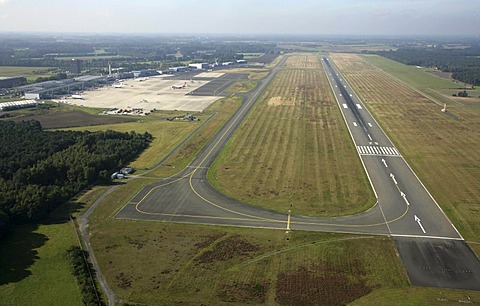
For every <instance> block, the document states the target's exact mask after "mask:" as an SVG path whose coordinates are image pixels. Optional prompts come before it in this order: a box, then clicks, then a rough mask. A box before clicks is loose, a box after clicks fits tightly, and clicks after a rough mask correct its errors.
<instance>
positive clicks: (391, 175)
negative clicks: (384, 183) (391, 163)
mask: <svg viewBox="0 0 480 306" xmlns="http://www.w3.org/2000/svg"><path fill="white" fill-rule="evenodd" d="M390 177H391V178H392V180H393V182H394V183H395V185H398V183H397V180H396V179H395V175H393V173H390Z"/></svg>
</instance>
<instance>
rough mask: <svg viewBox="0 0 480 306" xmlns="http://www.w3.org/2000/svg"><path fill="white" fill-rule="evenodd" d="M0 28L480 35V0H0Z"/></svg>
mask: <svg viewBox="0 0 480 306" xmlns="http://www.w3.org/2000/svg"><path fill="white" fill-rule="evenodd" d="M0 32H63V33H64V32H77V33H179V34H181V33H212V34H307V35H309V34H314V35H462V36H478V35H480V1H478V0H402V1H398V0H338V1H337V0H336V1H333V0H296V1H289V0H237V1H225V0H202V1H198V0H161V1H157V0H138V1H133V0H99V1H94V0H83V1H76V0H47V1H41V2H39V1H33V0H24V1H21V0H0Z"/></svg>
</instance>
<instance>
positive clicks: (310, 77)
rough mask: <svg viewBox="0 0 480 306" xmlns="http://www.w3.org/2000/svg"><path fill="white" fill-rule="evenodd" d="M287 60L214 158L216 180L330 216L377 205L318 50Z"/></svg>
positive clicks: (264, 200)
mask: <svg viewBox="0 0 480 306" xmlns="http://www.w3.org/2000/svg"><path fill="white" fill-rule="evenodd" d="M287 65H288V67H292V69H286V70H283V71H280V72H279V73H278V74H277V76H276V77H275V78H274V79H273V81H272V83H271V84H270V85H269V87H268V88H267V89H266V92H265V93H264V95H263V96H262V97H261V98H260V101H259V102H257V105H256V106H255V107H254V109H252V111H251V112H250V114H249V115H248V117H247V118H246V119H245V121H244V123H242V125H241V126H240V127H239V130H238V131H237V132H236V133H235V135H234V136H233V138H232V139H231V140H230V142H229V143H228V144H227V147H226V150H224V152H223V153H222V154H221V155H220V157H219V158H218V159H217V161H216V162H215V164H214V166H213V169H212V170H211V171H210V172H209V180H210V182H211V183H212V184H213V185H214V186H215V187H216V188H218V189H219V190H221V191H222V192H224V193H225V194H227V195H229V196H231V197H234V198H237V199H239V200H242V201H244V202H247V203H252V204H255V205H259V206H262V207H266V208H268V209H274V210H278V211H282V212H285V211H287V210H288V209H291V210H292V212H294V213H295V214H304V215H316V216H319V215H323V216H327V215H343V214H352V213H356V212H360V211H363V210H365V209H367V208H369V207H371V206H372V205H373V204H374V203H375V199H374V196H373V193H372V191H371V188H370V185H369V183H368V180H367V177H366V175H365V173H364V170H363V168H362V166H361V163H360V160H359V159H358V156H357V154H356V152H355V149H354V146H353V143H352V141H351V139H350V136H349V134H348V131H347V128H346V127H345V124H344V122H343V119H342V117H341V114H340V111H339V109H338V107H337V104H336V102H335V100H334V98H333V95H332V93H331V89H330V87H329V84H328V82H327V79H326V77H325V73H324V71H323V70H322V68H321V63H320V60H319V57H318V56H315V55H306V56H292V57H291V58H290V59H289V60H288V61H287ZM294 67H308V68H313V67H317V68H316V69H298V68H294Z"/></svg>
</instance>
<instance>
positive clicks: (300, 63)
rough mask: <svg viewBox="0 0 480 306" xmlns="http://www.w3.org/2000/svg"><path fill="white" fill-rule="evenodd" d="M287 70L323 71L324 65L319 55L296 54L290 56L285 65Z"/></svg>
mask: <svg viewBox="0 0 480 306" xmlns="http://www.w3.org/2000/svg"><path fill="white" fill-rule="evenodd" d="M284 67H285V68H293V69H307V68H312V69H319V70H321V71H323V70H322V63H321V62H320V60H319V59H318V55H310V54H296V55H292V56H289V57H288V59H287V61H286V62H285V65H284Z"/></svg>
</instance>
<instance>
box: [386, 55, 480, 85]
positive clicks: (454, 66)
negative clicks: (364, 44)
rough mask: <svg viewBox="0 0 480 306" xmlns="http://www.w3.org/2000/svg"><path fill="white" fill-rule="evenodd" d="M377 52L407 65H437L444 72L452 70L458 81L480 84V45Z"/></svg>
mask: <svg viewBox="0 0 480 306" xmlns="http://www.w3.org/2000/svg"><path fill="white" fill-rule="evenodd" d="M377 54H378V55H381V56H384V57H386V58H389V59H392V60H394V61H397V62H400V63H403V64H407V65H415V66H423V67H432V68H433V67H436V68H437V69H439V70H441V71H444V72H452V77H453V78H454V79H456V80H458V81H461V82H464V83H467V84H472V85H480V47H479V46H473V47H469V48H464V49H448V48H442V47H437V48H399V49H398V50H396V51H380V52H377Z"/></svg>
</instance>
